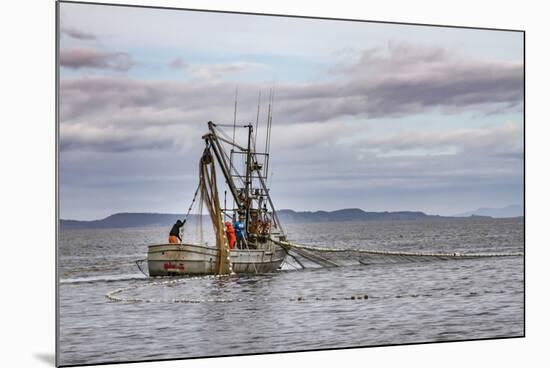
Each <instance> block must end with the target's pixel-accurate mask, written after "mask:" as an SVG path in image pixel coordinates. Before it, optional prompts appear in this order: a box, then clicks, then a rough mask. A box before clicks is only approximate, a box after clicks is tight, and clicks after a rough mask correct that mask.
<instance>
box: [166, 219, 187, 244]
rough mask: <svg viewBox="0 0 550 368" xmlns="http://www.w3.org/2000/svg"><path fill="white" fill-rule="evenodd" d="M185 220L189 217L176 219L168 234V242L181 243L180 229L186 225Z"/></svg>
mask: <svg viewBox="0 0 550 368" xmlns="http://www.w3.org/2000/svg"><path fill="white" fill-rule="evenodd" d="M185 221H187V219H185V220H183V222H182V221H181V220H178V221H176V223H175V224H174V226H172V230H170V236H168V243H170V244H179V243H181V237H180V229H181V228H182V227H183V225H185Z"/></svg>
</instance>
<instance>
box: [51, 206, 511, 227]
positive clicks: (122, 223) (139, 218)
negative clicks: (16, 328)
mask: <svg viewBox="0 0 550 368" xmlns="http://www.w3.org/2000/svg"><path fill="white" fill-rule="evenodd" d="M277 214H278V216H279V219H280V220H281V222H282V223H307V222H338V221H408V220H438V219H439V220H442V219H461V218H462V219H464V218H477V219H479V218H487V219H491V218H493V217H490V216H479V215H475V214H471V215H470V216H467V217H464V216H439V215H428V214H425V213H424V212H420V211H395V212H387V211H386V212H367V211H363V210H361V209H359V208H348V209H342V210H337V211H314V212H312V211H294V210H288V209H285V210H280V211H278V212H277ZM183 217H184V215H183V214H168V213H146V212H142V213H116V214H114V215H111V216H108V217H106V218H103V219H99V220H91V221H81V220H66V219H61V220H60V227H61V229H110V228H135V227H154V226H170V225H172V224H174V223H175V222H176V220H177V219H182V218H183ZM518 217H519V216H518ZM198 220H199V216H198V215H190V216H189V218H188V221H189V222H190V223H192V222H196V221H198ZM203 221H209V219H208V218H207V217H206V216H204V217H203Z"/></svg>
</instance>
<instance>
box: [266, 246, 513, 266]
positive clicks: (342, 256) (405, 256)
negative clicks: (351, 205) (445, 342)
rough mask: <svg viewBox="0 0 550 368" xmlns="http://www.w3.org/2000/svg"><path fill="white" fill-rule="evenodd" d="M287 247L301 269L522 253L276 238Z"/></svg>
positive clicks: (290, 256)
mask: <svg viewBox="0 0 550 368" xmlns="http://www.w3.org/2000/svg"><path fill="white" fill-rule="evenodd" d="M272 240H273V241H274V242H275V243H276V244H278V245H280V246H281V247H283V248H284V249H285V250H286V251H287V253H288V256H289V258H291V259H292V260H293V261H294V262H296V263H297V264H298V265H299V266H300V267H301V268H307V267H311V266H314V267H315V266H316V267H339V266H346V265H352V264H364V265H370V264H391V263H403V262H431V261H438V260H439V261H446V260H460V259H479V258H488V257H518V256H523V253H521V252H502V253H457V252H455V253H432V252H395V251H384V250H368V249H342V248H325V247H315V246H310V245H301V244H295V243H290V242H286V241H278V240H274V239H272Z"/></svg>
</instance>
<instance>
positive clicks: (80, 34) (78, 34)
mask: <svg viewBox="0 0 550 368" xmlns="http://www.w3.org/2000/svg"><path fill="white" fill-rule="evenodd" d="M61 33H62V34H66V35H67V36H69V37H71V38H76V39H78V40H95V39H96V36H95V35H93V34H91V33H88V32H84V31H81V30H79V29H76V28H70V27H61Z"/></svg>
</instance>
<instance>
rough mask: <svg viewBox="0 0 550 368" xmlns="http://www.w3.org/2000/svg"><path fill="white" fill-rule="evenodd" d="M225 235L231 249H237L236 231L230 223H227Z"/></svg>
mask: <svg viewBox="0 0 550 368" xmlns="http://www.w3.org/2000/svg"><path fill="white" fill-rule="evenodd" d="M225 234H226V235H227V241H228V242H229V249H234V248H235V240H237V238H236V237H235V229H234V228H233V224H232V223H231V222H230V221H226V222H225Z"/></svg>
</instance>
